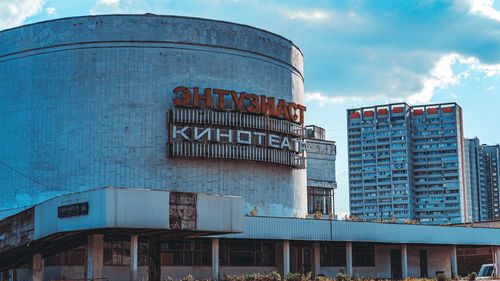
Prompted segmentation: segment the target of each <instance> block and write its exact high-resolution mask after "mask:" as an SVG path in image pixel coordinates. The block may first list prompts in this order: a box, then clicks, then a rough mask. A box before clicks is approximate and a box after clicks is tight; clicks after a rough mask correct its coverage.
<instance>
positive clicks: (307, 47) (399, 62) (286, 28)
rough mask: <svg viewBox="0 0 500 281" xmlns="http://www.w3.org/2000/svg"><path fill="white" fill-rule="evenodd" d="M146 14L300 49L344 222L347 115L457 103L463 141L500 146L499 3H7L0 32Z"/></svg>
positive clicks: (311, 120) (0, 0)
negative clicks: (281, 39) (280, 39)
mask: <svg viewBox="0 0 500 281" xmlns="http://www.w3.org/2000/svg"><path fill="white" fill-rule="evenodd" d="M146 12H149V13H154V14H172V15H185V16H196V17H205V18H212V19H220V20H227V21H233V22H238V23H243V24H249V25H252V26H256V27H259V28H263V29H266V30H269V31H272V32H275V33H278V34H281V35H283V36H285V37H287V38H289V39H291V40H292V41H294V42H295V43H296V44H297V45H298V46H299V47H300V48H301V49H302V51H303V53H304V56H305V77H306V78H305V79H306V80H305V93H306V105H307V107H308V111H307V114H306V120H307V123H308V124H316V125H319V126H322V127H324V128H326V130H327V138H328V139H331V140H335V141H337V144H338V148H337V150H338V158H337V179H338V189H337V192H336V194H337V196H336V199H335V203H336V210H337V212H338V213H341V214H342V213H346V212H348V206H349V204H348V199H349V195H348V194H349V192H348V182H347V145H346V143H347V141H346V138H347V137H346V109H347V108H353V107H359V106H369V105H373V104H381V103H386V102H396V101H407V102H409V103H411V104H420V103H437V102H451V101H456V102H458V103H459V104H460V105H461V106H462V108H463V112H464V129H465V135H466V136H469V137H473V136H478V137H479V138H480V139H481V141H482V142H483V143H499V142H500V130H499V129H498V128H499V127H498V124H500V110H498V106H499V105H500V3H495V2H494V1H492V0H457V1H432V0H421V1H397V0H387V1H383V0H381V1H356V0H353V1H338V0H336V1H333V0H332V1H326V0H325V1H323V0H316V1H293V0H292V1H277V0H276V1H270V0H268V1H257V0H245V1H243V0H242V1H237V0H228V1H226V0H194V1H187V0H185V1H168V0H160V1H146V0H79V1H67V0H16V1H13V0H0V29H4V28H8V27H12V26H17V25H21V24H23V23H32V22H37V21H42V20H48V19H54V18H60V17H68V16H78V15H89V14H109V13H146Z"/></svg>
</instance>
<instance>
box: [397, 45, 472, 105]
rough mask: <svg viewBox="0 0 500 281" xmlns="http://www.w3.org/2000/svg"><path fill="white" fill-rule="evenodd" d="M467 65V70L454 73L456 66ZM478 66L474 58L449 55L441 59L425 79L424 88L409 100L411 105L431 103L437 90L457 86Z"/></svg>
mask: <svg viewBox="0 0 500 281" xmlns="http://www.w3.org/2000/svg"><path fill="white" fill-rule="evenodd" d="M456 63H458V64H462V65H466V69H465V70H464V71H462V72H459V73H454V71H453V65H454V64H456ZM477 65H478V60H477V59H476V58H474V57H464V56H462V55H459V54H455V53H452V54H447V55H443V56H441V57H440V58H439V60H438V61H437V62H436V63H435V64H434V67H433V68H432V69H431V71H430V73H429V74H428V75H427V77H425V78H424V81H423V88H422V89H421V90H420V91H419V92H417V93H414V94H412V95H410V96H409V97H408V98H407V100H408V102H409V103H410V104H415V103H426V102H429V101H430V100H431V99H432V97H433V96H434V93H435V91H436V90H437V89H441V88H445V87H447V86H450V85H456V84H458V83H459V82H460V80H462V79H465V78H467V77H469V75H470V71H471V70H472V69H475V68H476V66H477Z"/></svg>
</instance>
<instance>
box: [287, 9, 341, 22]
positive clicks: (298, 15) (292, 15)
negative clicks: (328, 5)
mask: <svg viewBox="0 0 500 281" xmlns="http://www.w3.org/2000/svg"><path fill="white" fill-rule="evenodd" d="M284 14H285V16H286V17H287V18H289V19H291V20H300V21H324V20H327V19H329V18H331V13H329V12H326V11H321V10H311V11H305V10H298V11H292V10H285V12H284Z"/></svg>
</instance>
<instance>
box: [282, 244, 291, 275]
mask: <svg viewBox="0 0 500 281" xmlns="http://www.w3.org/2000/svg"><path fill="white" fill-rule="evenodd" d="M288 273H290V241H289V240H283V276H285V275H287V274H288Z"/></svg>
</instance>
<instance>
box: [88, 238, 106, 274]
mask: <svg viewBox="0 0 500 281" xmlns="http://www.w3.org/2000/svg"><path fill="white" fill-rule="evenodd" d="M103 254H104V236H103V235H102V234H89V236H88V238H87V279H96V278H102V265H103Z"/></svg>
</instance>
